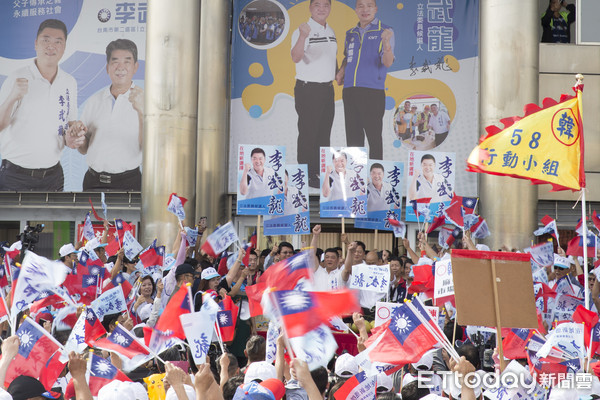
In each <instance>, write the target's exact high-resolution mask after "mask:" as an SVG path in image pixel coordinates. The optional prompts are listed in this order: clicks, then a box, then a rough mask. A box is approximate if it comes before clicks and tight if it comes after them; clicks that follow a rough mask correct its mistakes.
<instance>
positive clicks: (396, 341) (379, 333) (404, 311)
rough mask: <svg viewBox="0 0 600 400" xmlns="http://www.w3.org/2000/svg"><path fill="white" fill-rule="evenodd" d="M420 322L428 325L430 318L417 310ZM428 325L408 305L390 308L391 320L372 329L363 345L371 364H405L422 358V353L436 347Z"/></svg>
mask: <svg viewBox="0 0 600 400" xmlns="http://www.w3.org/2000/svg"><path fill="white" fill-rule="evenodd" d="M417 312H419V313H420V314H421V316H422V317H423V319H424V320H425V321H426V322H427V323H428V324H429V325H431V322H432V321H431V316H430V315H429V314H428V313H427V311H424V310H418V311H417ZM430 329H431V326H427V325H426V324H425V323H423V322H421V320H420V319H419V317H418V316H417V314H415V312H413V310H411V308H410V307H409V306H408V304H406V303H404V304H401V305H400V306H399V307H396V308H394V309H392V316H391V318H390V319H389V320H388V321H387V322H386V323H384V324H383V325H381V326H379V327H377V328H375V329H374V330H373V331H371V332H372V335H371V337H369V339H368V340H367V341H366V342H365V346H367V349H366V350H365V351H368V357H369V359H370V360H371V361H379V362H384V363H388V364H408V363H413V362H416V361H418V360H419V359H421V357H422V356H423V354H425V353H426V352H427V351H428V350H430V349H431V348H433V347H434V346H436V345H437V344H438V340H437V339H436V338H435V336H434V335H433V334H432V333H431V332H430Z"/></svg>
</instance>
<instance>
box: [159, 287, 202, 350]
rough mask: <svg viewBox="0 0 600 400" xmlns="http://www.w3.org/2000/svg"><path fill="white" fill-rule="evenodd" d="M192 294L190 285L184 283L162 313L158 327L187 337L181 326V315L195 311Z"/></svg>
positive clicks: (163, 330) (160, 329)
mask: <svg viewBox="0 0 600 400" xmlns="http://www.w3.org/2000/svg"><path fill="white" fill-rule="evenodd" d="M191 298H192V294H191V291H190V288H189V286H187V285H183V286H181V287H180V288H179V290H178V291H177V292H175V293H174V294H173V295H172V296H171V299H169V302H168V303H167V306H166V307H165V309H164V310H163V312H162V314H161V315H160V317H159V318H158V321H157V322H156V325H155V326H154V327H155V328H156V329H158V330H159V331H162V332H169V331H170V332H171V334H172V335H173V336H175V337H178V338H179V339H182V340H183V339H185V332H184V331H183V327H182V326H181V321H180V320H179V316H180V315H181V314H188V313H191V312H193V309H192V300H191Z"/></svg>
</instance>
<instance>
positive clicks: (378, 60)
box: [336, 0, 394, 160]
mask: <svg viewBox="0 0 600 400" xmlns="http://www.w3.org/2000/svg"><path fill="white" fill-rule="evenodd" d="M355 11H356V15H357V16H358V24H357V25H356V26H355V27H353V28H352V29H350V30H349V31H347V32H346V42H345V47H344V56H345V57H344V61H343V62H342V66H341V68H340V70H339V71H338V73H337V74H336V80H337V83H338V85H341V84H342V83H343V84H344V90H343V93H342V98H343V101H344V116H345V122H346V143H347V145H348V146H350V147H362V146H364V141H365V135H366V137H367V140H368V142H369V158H372V159H379V160H381V159H383V144H382V137H381V136H382V128H383V121H382V118H383V114H384V112H385V78H386V76H387V70H388V68H389V67H390V66H391V65H392V63H393V62H394V32H393V31H392V29H391V28H390V27H389V26H388V25H385V24H383V23H382V22H381V21H380V20H379V18H377V17H376V14H377V3H376V0H356V8H355Z"/></svg>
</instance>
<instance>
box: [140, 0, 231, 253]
mask: <svg viewBox="0 0 600 400" xmlns="http://www.w3.org/2000/svg"><path fill="white" fill-rule="evenodd" d="M199 1H200V0H177V5H176V6H175V5H174V3H173V1H171V0H153V1H149V2H148V19H147V26H146V80H145V85H146V93H145V95H146V98H145V101H146V104H145V107H146V109H145V118H144V123H145V126H144V160H143V177H142V213H141V214H142V218H141V220H142V228H141V239H142V243H144V244H147V243H149V242H150V241H151V240H153V239H154V238H155V237H158V239H159V243H164V244H167V245H168V246H169V247H170V246H171V243H172V241H173V238H174V237H175V235H176V234H177V231H178V230H179V227H178V226H179V224H178V222H177V217H175V216H174V215H173V214H171V213H170V212H168V211H167V201H168V198H169V194H170V193H172V192H176V193H177V194H178V195H180V196H183V197H186V198H187V199H188V200H189V201H190V204H189V205H186V207H185V209H186V217H187V219H186V223H187V224H188V225H191V226H193V224H194V220H195V214H194V211H195V210H194V206H193V205H194V204H195V202H196V199H195V191H196V125H197V112H198V101H197V99H198V40H199V39H198V38H199V36H198V34H199V22H200V3H199ZM219 3H220V1H219Z"/></svg>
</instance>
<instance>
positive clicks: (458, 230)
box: [446, 227, 463, 247]
mask: <svg viewBox="0 0 600 400" xmlns="http://www.w3.org/2000/svg"><path fill="white" fill-rule="evenodd" d="M462 233H463V232H462V229H461V228H459V227H456V228H454V230H453V231H452V234H451V235H450V236H448V239H446V246H448V247H451V246H452V245H453V244H454V241H455V240H456V239H460V238H461V237H462Z"/></svg>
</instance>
